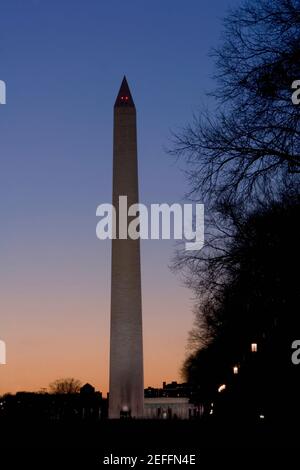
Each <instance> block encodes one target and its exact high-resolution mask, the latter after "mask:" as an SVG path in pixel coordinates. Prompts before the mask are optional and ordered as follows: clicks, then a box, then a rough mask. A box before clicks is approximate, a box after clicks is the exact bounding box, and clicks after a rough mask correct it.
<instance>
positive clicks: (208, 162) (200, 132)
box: [171, 0, 300, 202]
mask: <svg viewBox="0 0 300 470" xmlns="http://www.w3.org/2000/svg"><path fill="white" fill-rule="evenodd" d="M212 55H213V56H214V58H215V60H216V67H217V72H216V76H215V78H216V83H217V86H216V89H215V91H214V92H213V93H211V94H212V95H213V96H214V98H215V99H216V102H217V107H216V110H214V111H213V112H202V113H201V114H200V115H199V116H195V117H194V121H193V123H192V124H191V125H189V126H187V127H186V128H185V129H184V130H183V131H182V132H181V133H180V134H177V135H175V139H174V147H173V149H172V150H171V153H173V154H175V155H177V156H183V157H184V158H185V159H186V161H187V163H188V166H189V168H188V175H189V178H190V182H191V193H192V194H193V195H194V196H198V197H201V198H206V200H210V202H211V201H212V200H215V199H219V198H220V197H222V198H223V199H224V198H226V199H227V200H236V199H237V198H242V199H244V198H246V197H247V198H254V199H255V197H256V196H257V195H258V194H260V193H261V191H262V190H263V191H264V192H265V193H266V192H269V193H270V194H274V192H276V190H277V188H278V186H280V185H286V184H290V182H291V181H295V180H298V176H297V173H298V172H299V170H300V166H299V165H300V121H299V118H300V106H296V105H293V103H292V101H291V95H292V90H291V86H292V82H293V81H294V80H296V79H300V2H299V0H250V1H248V2H246V3H244V5H243V6H241V7H238V8H237V9H235V10H232V11H231V12H230V14H229V15H228V17H227V18H226V19H225V21H224V34H223V45H222V46H221V47H220V48H219V49H217V50H215V51H214V52H213V54H212Z"/></svg>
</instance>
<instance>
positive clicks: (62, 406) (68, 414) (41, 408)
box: [0, 384, 107, 421]
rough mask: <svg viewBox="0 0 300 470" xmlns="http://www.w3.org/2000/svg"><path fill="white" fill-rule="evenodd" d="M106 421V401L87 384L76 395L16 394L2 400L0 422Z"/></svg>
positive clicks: (6, 396) (5, 396) (0, 403)
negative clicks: (6, 420) (4, 420)
mask: <svg viewBox="0 0 300 470" xmlns="http://www.w3.org/2000/svg"><path fill="white" fill-rule="evenodd" d="M105 417H107V400H105V399H103V398H102V394H101V392H96V391H95V389H94V388H93V387H92V386H91V385H89V384H86V385H84V386H83V387H81V389H80V392H76V393H47V392H40V393H33V392H17V393H16V394H15V395H12V394H6V395H4V396H2V397H1V398H0V420H1V418H2V419H8V420H18V421H22V420H24V421H26V420H38V421H43V420H44V421H83V420H92V421H98V420H99V419H102V418H105Z"/></svg>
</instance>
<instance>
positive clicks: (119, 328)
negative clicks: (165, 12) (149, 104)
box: [109, 77, 144, 418]
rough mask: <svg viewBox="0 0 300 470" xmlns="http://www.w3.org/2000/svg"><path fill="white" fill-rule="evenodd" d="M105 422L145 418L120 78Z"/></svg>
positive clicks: (130, 143)
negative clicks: (123, 205) (124, 217)
mask: <svg viewBox="0 0 300 470" xmlns="http://www.w3.org/2000/svg"><path fill="white" fill-rule="evenodd" d="M113 139H114V142H113V205H114V207H115V209H116V216H117V217H116V221H117V222H116V234H117V236H116V238H115V239H113V240H112V261H111V325H110V378H109V418H120V415H122V414H126V415H127V416H131V417H135V418H139V417H142V416H143V412H144V373H143V334H142V300H141V263H140V240H139V239H137V240H132V239H130V238H128V239H125V237H124V238H123V239H122V233H121V230H120V227H118V220H119V206H118V204H119V196H127V202H128V207H129V206H131V205H132V204H137V203H138V202H139V195H138V165H137V136H136V109H135V105H134V102H133V99H132V96H131V93H130V90H129V87H128V83H127V80H126V78H125V77H124V78H123V81H122V84H121V88H120V90H119V93H118V96H117V99H116V102H115V105H114V137H113ZM128 223H130V218H129V219H128Z"/></svg>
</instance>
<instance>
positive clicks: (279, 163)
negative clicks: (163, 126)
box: [171, 0, 300, 423]
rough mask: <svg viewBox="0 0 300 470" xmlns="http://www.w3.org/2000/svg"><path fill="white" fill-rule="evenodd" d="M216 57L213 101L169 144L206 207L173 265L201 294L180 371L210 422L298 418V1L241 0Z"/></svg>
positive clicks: (194, 193) (227, 21)
mask: <svg viewBox="0 0 300 470" xmlns="http://www.w3.org/2000/svg"><path fill="white" fill-rule="evenodd" d="M213 55H214V57H215V59H216V70H217V71H216V88H215V90H213V92H212V96H213V97H214V98H215V100H216V108H215V109H213V110H212V111H211V112H203V113H200V115H199V116H196V117H195V119H194V121H193V123H192V124H191V125H190V126H188V127H187V128H186V129H184V130H183V131H182V133H181V134H178V135H177V136H175V145H174V148H173V150H172V151H171V153H174V154H175V155H176V156H180V157H183V158H184V160H185V162H186V163H187V170H188V175H189V183H190V191H189V194H190V195H192V196H193V198H194V199H197V200H200V201H201V202H203V201H204V202H205V203H206V220H205V247H204V248H203V249H202V250H201V251H200V252H198V253H195V252H181V251H179V252H178V255H177V257H176V259H175V262H174V268H175V269H177V270H180V271H181V272H183V274H184V279H185V283H186V284H187V286H188V287H190V288H191V289H192V290H193V293H194V296H195V298H196V304H195V325H194V328H193V330H192V332H191V334H190V338H189V344H190V351H191V352H190V355H189V357H188V358H187V359H186V361H185V364H184V366H183V374H184V376H185V379H186V380H188V382H189V383H191V384H194V385H195V386H196V385H198V386H199V390H200V392H199V395H198V400H200V401H201V400H202V401H203V402H204V403H205V405H206V413H207V415H208V416H209V417H210V419H214V418H215V417H216V416H219V417H220V416H224V415H225V416H227V417H234V416H236V417H238V418H242V419H244V418H246V417H247V418H249V420H254V421H255V420H261V421H266V420H273V422H274V421H276V420H278V419H281V420H286V421H287V422H289V421H290V422H292V421H294V422H295V423H296V422H297V419H299V415H300V411H299V410H300V403H299V400H298V396H299V393H300V388H299V387H300V385H299V384H300V380H299V379H300V365H299V366H297V365H295V364H293V362H292V353H293V349H292V343H293V341H294V340H298V339H300V321H299V312H298V310H299V308H298V305H299V294H298V292H299V288H298V274H297V273H298V269H299V248H298V239H299V235H298V220H299V215H300V214H299V202H300V197H299V194H300V190H299V171H300V144H299V143H300V139H299V138H300V106H299V105H298V106H297V105H295V104H293V103H292V100H291V96H292V88H291V87H292V83H293V81H295V80H298V79H300V65H299V64H300V62H299V59H300V4H299V1H298V0H275V1H274V0H262V1H256V0H250V1H249V2H243V3H242V5H241V6H238V7H236V8H235V9H233V10H232V11H231V12H230V14H229V15H228V16H227V18H226V19H225V21H224V34H223V43H222V44H221V46H220V47H219V48H217V49H216V50H215V51H214V53H213ZM251 344H253V345H256V346H253V347H254V348H255V347H257V352H255V351H254V352H251ZM234 368H235V369H234ZM222 385H224V387H222V388H221V389H220V387H221V386H222ZM218 389H220V391H218Z"/></svg>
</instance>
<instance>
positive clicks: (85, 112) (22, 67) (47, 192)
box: [0, 0, 232, 389]
mask: <svg viewBox="0 0 300 470" xmlns="http://www.w3.org/2000/svg"><path fill="white" fill-rule="evenodd" d="M231 4H232V2H231ZM228 6H229V1H227V0H210V1H199V0H197V1H196V0H189V1H183V0H182V1H177V0H164V1H162V0H160V1H158V0H152V1H141V0H139V1H137V0H134V1H127V2H125V1H121V0H118V1H117V0H115V1H100V0H97V1H96V0H87V1H84V0H81V1H78V0H48V1H47V0H26V1H24V0H2V2H1V7H0V79H2V80H5V82H6V84H7V104H6V105H5V106H1V107H0V135H1V139H0V156H1V173H0V217H1V233H0V254H1V256H0V259H1V270H0V286H1V287H0V299H1V300H0V315H1V317H0V337H2V338H3V339H5V340H6V342H7V344H8V351H10V356H8V357H10V359H9V361H8V365H7V366H5V367H6V369H5V375H4V378H3V379H2V380H1V382H2V384H3V383H4V385H3V387H5V388H6V389H8V388H11V389H13V388H14V387H15V386H16V387H19V388H20V387H21V388H26V387H27V388H30V387H33V386H38V385H37V383H39V384H40V385H41V386H42V385H44V386H45V385H47V381H48V380H49V379H50V378H53V379H55V378H56V377H55V374H57V375H59V374H61V375H62V374H65V375H72V374H73V375H76V374H77V376H78V375H80V377H79V378H82V379H83V380H88V379H89V380H90V381H94V382H95V380H97V377H98V373H99V371H100V369H101V371H102V373H103V374H104V376H105V373H106V371H105V370H104V372H103V370H102V369H103V367H104V368H105V367H106V364H107V338H108V325H109V269H110V266H109V262H110V245H109V244H108V243H106V242H100V241H98V240H97V239H96V236H95V227H96V222H97V220H96V217H95V211H96V207H97V205H98V204H100V203H102V202H110V200H111V179H112V178H111V172H112V110H113V103H114V100H115V96H116V94H117V92H118V88H119V86H120V83H121V80H122V77H123V75H124V73H125V74H126V76H127V78H128V82H129V85H130V87H131V91H132V94H133V97H134V100H135V104H136V107H137V112H138V144H139V174H140V196H141V197H140V199H141V202H145V203H149V202H178V201H180V199H181V198H182V197H183V195H184V192H185V190H186V184H185V181H184V177H183V174H182V172H181V171H180V170H179V168H178V166H176V165H175V164H174V162H173V161H172V159H171V157H169V156H167V155H166V154H165V152H164V147H165V146H167V145H168V139H169V138H170V130H171V129H173V130H176V129H177V128H178V127H180V126H183V125H184V124H186V123H187V122H188V121H190V120H191V117H192V113H193V112H196V111H197V109H198V107H199V106H200V104H201V103H203V102H205V100H206V98H205V92H206V91H207V90H209V89H210V88H211V87H212V86H213V83H212V80H211V76H212V73H213V62H212V59H210V58H209V57H208V52H209V50H210V49H211V48H212V47H213V46H215V45H217V44H218V40H219V37H220V33H221V27H222V26H221V18H222V17H223V16H224V14H225V12H226V10H227V8H228ZM173 248H174V247H173V243H172V242H170V243H169V242H144V243H143V254H142V255H143V269H142V271H143V286H144V296H143V301H144V324H145V344H146V346H145V348H146V367H147V363H149V364H150V363H151V367H152V369H153V371H152V372H153V373H152V372H151V373H150V372H149V371H148V372H147V369H146V381H147V377H149V381H152V382H151V383H152V384H153V381H155V380H156V381H157V383H158V382H159V381H160V380H163V379H167V380H168V379H171V378H175V379H176V378H177V377H178V369H179V367H180V365H181V364H180V361H181V360H182V359H183V357H184V348H185V339H186V336H187V332H188V330H189V328H190V326H191V322H192V313H191V302H190V300H189V298H190V296H191V294H190V293H189V292H188V291H186V290H185V289H184V288H182V287H180V281H179V279H178V278H176V277H175V276H174V275H173V274H172V273H170V271H169V269H168V264H170V259H171V257H172V253H173ZM160 325H162V326H160ZM166 325H172V328H170V331H169V332H168V338H169V340H170V343H171V344H172V345H173V347H171V348H170V353H169V356H168V352H166V351H165V349H164V344H165V334H166V328H167V327H166ZM93 334H94V336H93ZM66 335H67V336H68V337H69V338H70V342H69V343H68V346H66V343H65V338H66ZM37 338H39V339H37ZM71 338H74V341H73V342H72V339H71ZM78 338H80V340H78ZM75 339H76V341H75ZM53 341H54V342H55V343H56V351H57V356H55V360H54V359H53V357H52V356H51V352H49V351H51V348H52V347H53ZM78 341H81V342H82V346H81V347H80V348H81V349H84V350H85V351H86V362H83V364H81V367H82V368H84V369H85V370H86V371H87V372H86V375H84V374H83V373H80V370H79V369H77V368H76V365H78V358H77V356H76V355H78V354H79V352H78V347H77V346H76V345H77V344H78ZM99 342H100V343H101V348H99V347H98V345H99ZM90 344H92V345H94V346H93V347H94V349H90V350H89V347H90V346H89V345H90ZM152 345H155V348H154V349H155V352H154V351H152V352H150V351H151V348H152ZM64 348H65V350H64ZM91 348H92V346H91ZM175 350H176V354H175V355H174V351H175ZM20 351H22V354H21V355H22V359H21V358H20ZM47 351H48V352H47ZM147 351H148V353H147ZM62 354H64V355H65V356H66V361H67V362H66V365H65V366H64V367H61V368H59V367H58V366H57V368H56V369H55V367H54V365H53V364H54V363H55V364H56V362H55V361H60V360H61V355H62ZM147 354H148V356H147ZM155 354H156V356H155ZM68 355H69V356H68ZM153 355H154V356H153ZM37 356H38V357H40V358H41V359H39V361H40V362H37ZM150 356H151V357H150ZM152 356H153V357H152ZM22 361H23V362H22ZM47 361H48V362H47ZM91 361H92V362H93V366H91V367H90V368H89V367H87V363H90V362H91ZM147 361H148V362H147ZM79 362H80V361H79ZM24 364H27V365H29V367H30V368H31V369H32V370H37V371H38V370H39V371H40V370H41V369H43V370H47V369H49V371H51V373H50V372H49V375H47V374H46V375H45V374H43V373H41V372H39V374H40V375H38V376H37V377H35V382H34V380H33V379H32V377H31V378H28V374H27V375H26V374H25V373H24V374H23V375H22V372H21V371H22V370H23V369H24ZM158 365H159V367H158ZM149 368H150V366H149ZM155 368H157V372H156V375H155V373H154V372H155V371H154V369H155ZM1 373H2V374H4V372H3V371H1ZM51 374H52V375H51ZM147 374H148V375H147ZM176 374H177V376H176ZM50 376H51V377H50ZM3 380H4V382H3ZM101 380H102V382H101V383H98V384H96V385H98V386H99V387H100V388H105V386H106V385H105V379H101ZM34 383H35V384H36V385H34ZM146 385H148V384H147V383H146Z"/></svg>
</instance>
